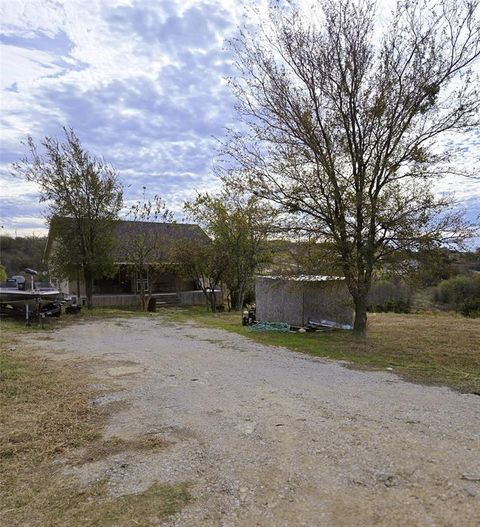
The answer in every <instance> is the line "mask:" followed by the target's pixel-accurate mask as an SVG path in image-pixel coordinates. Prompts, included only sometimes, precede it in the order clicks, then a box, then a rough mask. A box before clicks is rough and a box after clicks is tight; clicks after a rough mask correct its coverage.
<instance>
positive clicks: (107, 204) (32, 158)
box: [13, 128, 123, 308]
mask: <svg viewBox="0 0 480 527" xmlns="http://www.w3.org/2000/svg"><path fill="white" fill-rule="evenodd" d="M64 132H65V141H64V142H61V141H59V140H58V139H56V138H54V137H46V138H45V139H44V140H43V141H42V142H41V143H40V146H42V147H43V148H44V152H43V153H40V152H39V151H38V148H37V145H36V144H35V142H34V140H33V139H32V138H31V137H29V138H28V141H27V145H26V146H27V149H28V154H27V155H26V157H25V158H23V159H22V160H21V161H19V162H18V163H15V164H14V165H13V171H14V175H16V176H21V177H23V178H25V179H26V180H27V181H32V182H34V183H36V184H37V185H38V187H39V189H40V201H41V202H45V203H46V204H47V207H48V212H47V218H48V220H49V222H50V226H51V229H52V230H53V231H54V234H55V238H56V246H55V248H54V251H53V256H54V258H53V260H54V263H55V266H56V270H57V272H58V273H59V274H60V275H64V276H65V275H66V276H69V277H71V275H72V274H73V275H76V274H77V273H81V274H83V278H84V281H85V292H86V297H87V307H89V308H90V307H92V294H93V279H94V278H95V276H101V275H102V274H104V273H106V272H108V271H109V270H110V269H111V267H112V262H111V248H112V244H113V241H114V240H113V236H112V231H113V229H112V227H113V224H114V222H115V221H116V220H117V217H118V212H119V210H120V208H121V206H122V202H123V201H122V200H123V190H122V186H121V184H120V182H119V180H118V176H117V173H116V171H115V169H114V168H112V167H111V166H110V165H109V164H107V163H106V162H105V161H103V160H102V159H98V158H96V157H95V156H92V155H91V154H89V153H88V152H87V151H86V150H85V149H84V148H83V146H82V144H81V142H80V140H79V139H78V137H77V136H76V135H75V133H74V131H73V130H72V129H67V128H64Z"/></svg>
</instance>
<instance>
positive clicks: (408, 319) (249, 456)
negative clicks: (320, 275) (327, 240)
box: [0, 309, 480, 527]
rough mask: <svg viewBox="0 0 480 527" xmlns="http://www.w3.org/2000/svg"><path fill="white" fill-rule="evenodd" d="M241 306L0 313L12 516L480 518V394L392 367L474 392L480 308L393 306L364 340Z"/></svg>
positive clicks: (196, 521) (31, 520)
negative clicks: (243, 321) (297, 327)
mask: <svg viewBox="0 0 480 527" xmlns="http://www.w3.org/2000/svg"><path fill="white" fill-rule="evenodd" d="M239 319H240V316H239V314H238V313H218V314H215V315H213V316H212V315H210V314H208V313H206V312H204V311H203V310H200V309H185V310H169V311H163V312H159V313H153V314H150V313H149V314H142V313H138V312H134V311H128V310H109V309H101V310H94V311H93V312H90V313H85V314H82V315H81V316H80V317H76V316H73V317H63V318H62V319H60V320H58V321H53V320H52V321H49V322H48V324H47V327H46V328H45V329H40V328H36V327H35V326H33V327H31V328H25V327H24V326H23V325H22V324H16V323H12V322H6V321H2V326H1V327H2V333H1V340H2V350H1V355H0V402H1V414H0V415H1V417H0V471H1V473H2V477H1V487H0V502H1V508H0V523H1V524H5V525H11V526H23V525H26V524H28V525H31V526H32V527H37V526H38V527H40V526H43V525H58V526H67V527H76V526H82V525H85V526H86V525H102V526H104V525H105V526H108V525H111V526H127V525H128V526H130V525H145V526H148V525H152V526H153V525H176V526H189V525H198V526H202V525H203V526H211V525H222V524H228V525H238V526H250V525H254V524H256V523H257V524H260V525H265V526H269V525H272V526H273V525H278V524H284V525H298V524H304V525H308V526H310V525H311V526H313V525H318V521H319V518H323V521H324V522H325V524H326V525H328V524H331V525H345V526H354V525H355V526H370V525H373V524H376V525H388V526H389V527H390V526H401V525H402V526H403V525H406V524H409V525H426V524H429V523H434V524H436V525H452V526H455V525H462V527H463V526H466V525H472V526H473V525H476V524H477V523H476V522H477V521H479V520H480V510H479V508H478V505H476V503H477V504H478V502H477V499H478V495H479V494H480V487H479V485H480V483H479V482H480V465H478V456H477V454H476V452H477V451H478V447H479V446H480V445H478V428H479V425H478V415H477V411H478V405H477V401H476V399H478V398H477V397H476V396H475V395H463V394H459V393H457V392H452V391H450V390H446V389H445V388H437V387H425V386H422V385H420V384H409V383H404V382H402V381H401V380H400V379H398V378H397V377H396V376H395V375H392V373H391V372H393V373H399V374H400V375H401V376H403V377H406V378H408V379H412V380H415V381H416V382H418V383H428V384H440V385H448V386H452V387H454V388H458V389H459V390H460V391H466V392H475V393H478V392H479V391H480V356H479V355H480V352H479V349H480V345H479V343H480V320H479V319H476V320H475V319H466V318H463V317H457V316H455V315H450V314H438V315H430V314H425V315H393V314H392V315H390V314H381V315H380V314H379V315H375V316H371V318H370V333H369V336H368V337H367V339H366V340H365V341H358V340H356V339H354V338H353V337H352V336H351V335H350V334H348V333H346V332H342V331H334V332H329V333H317V334H285V333H255V332H252V331H251V330H250V329H248V328H243V327H242V326H241V325H240V320H239ZM222 330H228V332H225V331H222ZM244 337H248V338H244ZM272 345H278V346H281V347H282V348H288V349H290V350H296V351H301V352H303V353H304V354H306V355H301V354H297V353H290V352H289V351H288V349H287V350H286V349H281V348H273V347H271V346H272ZM310 355H313V356H314V357H313V358H311V357H310ZM322 357H324V358H329V359H341V360H342V361H348V364H347V363H342V365H339V364H338V363H337V362H336V360H327V361H324V360H321V359H320V360H319V359H318V358H322ZM345 366H347V367H345ZM387 368H388V370H387ZM389 368H392V370H390V369H389ZM358 369H361V370H377V371H376V372H370V371H356V370H358ZM378 370H379V371H378ZM386 504H388V507H385V505H386ZM405 504H408V507H406V506H405Z"/></svg>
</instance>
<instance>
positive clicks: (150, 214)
mask: <svg viewBox="0 0 480 527" xmlns="http://www.w3.org/2000/svg"><path fill="white" fill-rule="evenodd" d="M144 190H145V189H144ZM128 217H129V218H130V219H131V221H130V222H129V223H128V224H127V228H126V229H125V233H124V236H123V239H122V240H121V241H120V242H119V243H120V252H121V253H122V255H123V258H124V259H125V262H126V264H127V268H128V269H129V270H130V271H131V272H132V273H133V274H134V277H135V280H136V281H137V293H138V296H139V301H140V306H141V308H142V310H143V311H147V309H148V305H149V303H150V299H151V298H152V293H153V291H152V288H153V284H154V283H155V279H156V277H157V276H158V274H159V273H161V272H164V271H165V269H166V265H168V264H167V263H166V262H164V261H162V260H161V257H160V253H161V250H162V236H161V233H160V232H159V231H158V230H157V229H155V228H152V225H145V224H144V223H145V222H148V223H152V222H161V223H174V219H173V213H172V212H171V211H170V210H168V208H167V206H166V204H165V202H164V201H163V200H162V199H161V198H160V197H159V196H157V195H156V196H154V198H153V199H152V200H147V199H146V198H145V194H144V196H143V199H142V200H141V201H137V202H136V203H135V204H134V205H132V206H131V207H130V211H129V214H128ZM145 285H146V287H145Z"/></svg>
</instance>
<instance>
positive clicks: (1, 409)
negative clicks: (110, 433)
mask: <svg viewBox="0 0 480 527" xmlns="http://www.w3.org/2000/svg"><path fill="white" fill-rule="evenodd" d="M15 326H16V325H15V324H13V325H12V324H6V325H5V324H4V323H2V326H1V348H0V525H6V526H7V525H8V526H25V525H29V526H32V527H33V526H38V527H40V526H42V527H43V526H48V525H52V526H53V525H55V526H66V527H76V526H87V525H88V526H90V525H99V526H100V525H101V526H109V525H111V526H113V525H114V526H123V525H125V526H127V525H128V526H130V525H156V524H158V521H159V519H161V518H164V517H165V516H167V515H169V514H172V513H174V512H176V511H178V510H179V509H180V508H181V507H182V505H184V504H185V503H186V502H187V501H188V500H189V494H188V489H187V486H186V485H174V486H172V485H158V484H155V485H153V486H151V487H150V488H148V489H147V490H146V491H145V492H143V493H141V494H136V495H129V496H123V497H120V498H112V497H110V496H109V495H108V493H107V486H106V482H97V483H96V484H94V485H89V486H87V487H84V488H82V487H79V484H78V482H77V481H76V480H75V479H72V478H67V477H66V476H64V471H63V469H64V465H63V462H61V461H60V460H64V461H65V460H66V461H67V462H72V463H76V464H78V463H85V462H90V461H93V460H98V459H102V458H103V457H108V456H110V455H113V454H117V453H120V452H123V451H125V450H139V451H145V452H146V451H148V452H155V451H158V450H159V449H161V448H165V447H166V443H165V442H164V441H163V440H162V439H161V438H160V437H158V436H155V435H152V436H146V437H143V438H133V439H129V440H122V439H119V438H112V439H108V440H105V439H102V437H101V434H100V430H101V429H102V427H103V425H104V423H105V421H106V418H107V416H108V412H110V411H112V410H113V407H112V406H111V405H107V406H105V407H102V406H98V405H92V404H91V400H92V399H93V398H95V397H98V396H99V395H101V394H100V393H99V392H98V390H97V391H94V390H93V389H92V388H91V385H90V383H91V379H90V378H89V376H88V372H87V371H86V370H85V369H84V368H85V367H86V365H83V366H82V367H80V366H79V365H78V364H75V363H70V364H69V363H65V362H62V363H61V364H59V363H56V362H53V361H49V360H46V359H42V358H40V357H38V356H36V355H35V354H34V353H33V351H32V350H26V349H22V347H21V344H19V342H18V341H17V339H16V338H15V335H14V334H13V331H12V328H14V329H15V330H20V331H23V329H21V328H16V327H15ZM30 331H38V330H35V329H30Z"/></svg>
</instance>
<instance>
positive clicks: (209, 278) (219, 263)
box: [170, 239, 229, 312]
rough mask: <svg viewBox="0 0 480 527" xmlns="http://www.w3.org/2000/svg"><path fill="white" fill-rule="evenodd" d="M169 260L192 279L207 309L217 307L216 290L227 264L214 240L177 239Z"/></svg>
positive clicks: (224, 255) (212, 309) (222, 250)
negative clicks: (201, 294)
mask: <svg viewBox="0 0 480 527" xmlns="http://www.w3.org/2000/svg"><path fill="white" fill-rule="evenodd" d="M170 260H171V261H172V262H175V265H176V267H177V269H179V271H180V272H181V273H182V274H183V275H184V276H186V277H187V278H189V279H190V280H193V281H194V282H195V283H196V284H197V285H198V287H200V289H201V290H202V292H203V294H204V296H205V302H206V305H207V309H210V310H211V311H212V312H215V311H216V309H217V295H216V291H217V290H218V289H219V287H220V284H221V282H222V277H223V276H224V275H225V272H226V270H227V268H228V265H229V260H228V256H227V254H226V252H225V251H224V249H223V247H222V246H221V245H220V244H218V243H217V241H216V240H211V241H210V242H205V240H200V239H192V240H190V239H189V240H178V241H177V242H176V243H175V244H173V246H172V248H171V251H170Z"/></svg>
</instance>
